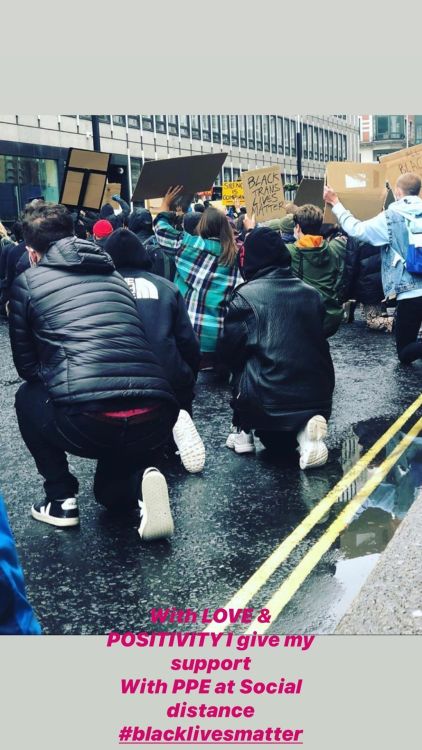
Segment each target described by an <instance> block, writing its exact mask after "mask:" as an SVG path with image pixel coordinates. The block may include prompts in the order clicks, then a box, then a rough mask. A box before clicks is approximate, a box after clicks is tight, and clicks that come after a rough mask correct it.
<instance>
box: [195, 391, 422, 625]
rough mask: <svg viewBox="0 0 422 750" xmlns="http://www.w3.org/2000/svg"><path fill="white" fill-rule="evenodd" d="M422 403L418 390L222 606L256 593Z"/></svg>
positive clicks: (239, 605)
mask: <svg viewBox="0 0 422 750" xmlns="http://www.w3.org/2000/svg"><path fill="white" fill-rule="evenodd" d="M421 406H422V393H421V395H420V396H418V398H417V399H416V400H415V401H414V402H413V404H411V405H410V406H409V407H408V408H407V409H406V411H405V412H403V414H402V415H401V416H400V417H399V418H398V419H396V421H395V422H394V423H393V424H392V425H391V427H389V428H388V430H386V432H384V434H383V435H381V437H380V438H379V439H378V440H377V441H376V442H375V443H374V445H373V446H372V447H371V448H370V449H369V450H368V451H367V453H365V455H364V456H362V457H361V458H360V459H359V461H357V463H356V464H355V465H354V466H353V467H352V468H351V469H350V470H349V471H348V472H347V474H345V475H344V477H342V478H341V479H340V481H339V482H337V484H336V485H335V486H334V487H333V489H332V490H330V492H329V493H328V494H327V495H326V496H325V497H324V498H322V500H320V501H319V503H318V504H317V505H316V506H315V508H313V509H312V510H311V512H310V513H309V514H308V515H307V516H306V518H304V519H303V521H302V522H301V523H300V524H299V526H297V527H296V528H295V529H294V531H292V533H291V534H289V536H287V537H286V539H284V540H283V541H282V542H281V544H280V545H279V546H278V547H277V548H276V549H275V550H274V552H272V553H271V555H270V556H269V557H268V558H267V559H266V560H265V561H264V562H263V563H262V565H261V566H260V567H259V568H258V570H256V571H255V573H254V574H253V575H252V576H251V577H250V578H249V579H248V580H247V581H246V583H245V584H244V585H243V586H242V588H240V589H239V591H237V593H236V594H234V596H233V597H232V598H231V599H230V601H229V602H228V603H227V604H226V605H225V609H230V608H233V609H238V608H239V609H242V608H243V607H246V605H247V603H248V602H249V601H250V600H251V599H252V598H253V597H254V596H255V594H257V592H258V591H259V590H260V589H261V588H262V586H263V585H264V584H265V583H266V582H267V581H268V579H269V578H270V577H271V576H272V574H273V573H274V572H275V571H276V570H277V568H278V567H279V566H280V565H281V564H282V563H283V562H284V561H285V560H286V559H287V558H288V556H289V555H290V553H291V552H292V551H293V550H294V549H295V547H297V545H298V544H299V543H300V542H301V541H302V539H304V538H305V536H307V535H308V534H309V532H310V531H311V530H312V529H313V527H314V526H315V525H316V524H317V523H318V521H320V520H321V518H323V517H324V516H325V515H326V513H327V512H328V511H329V510H330V508H331V507H332V506H333V505H334V504H335V503H336V502H337V500H338V499H339V497H340V496H341V495H342V493H343V492H344V491H345V490H346V489H347V488H348V487H349V486H350V484H351V483H352V482H353V481H354V480H355V479H357V477H358V476H359V474H361V473H362V471H363V470H364V469H366V468H367V467H368V466H369V464H370V463H371V461H373V459H374V458H375V456H377V455H378V453H379V452H380V451H381V450H382V449H383V448H384V447H385V446H386V445H387V443H388V442H389V440H391V439H392V438H393V437H394V435H395V434H396V433H397V432H398V431H399V430H400V429H401V427H403V425H404V424H406V422H407V420H408V419H410V417H411V416H412V414H414V413H415V411H417V410H418V409H419V407H421ZM228 627H229V624H228V623H226V624H224V623H211V624H210V625H209V626H208V627H207V628H205V631H204V632H212V633H219V632H222V631H224V630H226V628H228Z"/></svg>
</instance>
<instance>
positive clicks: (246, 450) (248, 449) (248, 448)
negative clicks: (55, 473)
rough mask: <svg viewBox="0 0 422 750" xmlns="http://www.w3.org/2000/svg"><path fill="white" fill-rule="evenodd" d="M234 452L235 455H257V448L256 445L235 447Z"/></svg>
mask: <svg viewBox="0 0 422 750" xmlns="http://www.w3.org/2000/svg"><path fill="white" fill-rule="evenodd" d="M234 452H235V453H255V446H254V445H240V446H237V445H235V446H234Z"/></svg>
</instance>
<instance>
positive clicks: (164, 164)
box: [132, 153, 227, 201]
mask: <svg viewBox="0 0 422 750" xmlns="http://www.w3.org/2000/svg"><path fill="white" fill-rule="evenodd" d="M226 156H227V153H218V154H201V155H200V156H181V157H177V158H176V159H160V160H157V161H147V162H145V163H144V165H143V167H142V170H141V174H140V175H139V180H138V184H137V185H136V188H135V192H134V193H133V197H132V200H133V201H142V200H145V198H162V196H163V195H165V194H166V192H167V190H168V189H169V188H170V187H176V185H181V186H183V194H184V195H185V194H186V195H188V194H190V195H193V194H195V193H198V192H200V191H201V190H210V189H211V188H212V185H213V182H214V180H215V178H216V177H217V175H218V173H219V172H220V170H221V168H222V166H223V164H224V162H225V160H226Z"/></svg>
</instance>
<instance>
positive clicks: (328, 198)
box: [324, 185, 339, 206]
mask: <svg viewBox="0 0 422 750" xmlns="http://www.w3.org/2000/svg"><path fill="white" fill-rule="evenodd" d="M324 201H325V202H326V203H328V204H329V205H330V206H335V205H336V203H338V202H339V200H338V195H337V193H335V192H334V190H333V188H331V187H330V186H329V185H325V187H324Z"/></svg>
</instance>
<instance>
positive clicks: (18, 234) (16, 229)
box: [12, 221, 23, 242]
mask: <svg viewBox="0 0 422 750" xmlns="http://www.w3.org/2000/svg"><path fill="white" fill-rule="evenodd" d="M12 234H13V236H14V238H15V240H16V242H21V240H23V234H22V222H21V221H15V223H14V224H13V226H12Z"/></svg>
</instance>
